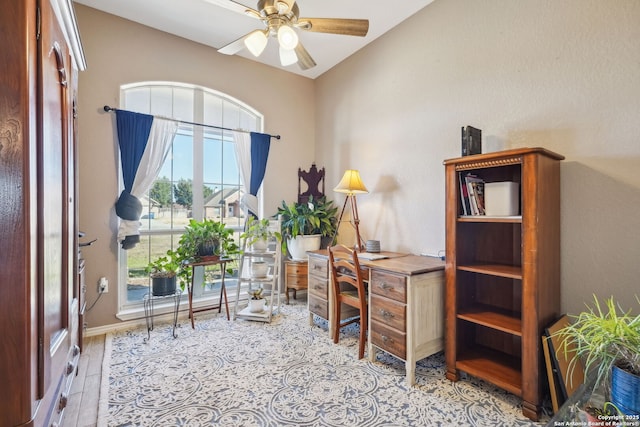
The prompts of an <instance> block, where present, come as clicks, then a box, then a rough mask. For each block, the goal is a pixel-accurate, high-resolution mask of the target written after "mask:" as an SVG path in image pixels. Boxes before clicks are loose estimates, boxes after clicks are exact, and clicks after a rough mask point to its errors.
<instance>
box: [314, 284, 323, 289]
mask: <svg viewBox="0 0 640 427" xmlns="http://www.w3.org/2000/svg"><path fill="white" fill-rule="evenodd" d="M322 288H324V286H322V285H315V286H314V287H313V289H322Z"/></svg>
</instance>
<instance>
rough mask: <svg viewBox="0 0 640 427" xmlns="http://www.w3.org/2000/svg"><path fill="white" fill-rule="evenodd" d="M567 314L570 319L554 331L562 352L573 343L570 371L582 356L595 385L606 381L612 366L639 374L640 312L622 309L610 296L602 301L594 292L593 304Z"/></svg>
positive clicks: (566, 351)
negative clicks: (559, 339)
mask: <svg viewBox="0 0 640 427" xmlns="http://www.w3.org/2000/svg"><path fill="white" fill-rule="evenodd" d="M636 299H637V300H638V303H639V304H640V299H638V297H636ZM570 317H572V318H573V322H572V323H571V324H569V325H568V326H566V327H564V328H562V329H561V330H559V331H558V332H556V335H558V336H559V337H560V338H561V344H560V348H561V349H562V350H563V351H564V354H565V356H567V354H568V353H569V351H570V348H571V347H572V346H575V351H576V353H575V356H574V357H573V358H572V359H571V360H570V362H569V372H572V371H573V369H575V367H576V364H577V363H578V359H582V360H583V361H584V365H585V371H586V372H591V371H592V370H593V371H595V372H596V374H597V378H596V382H595V384H596V385H598V384H605V385H606V384H608V382H609V378H610V376H611V369H612V367H613V366H617V367H619V368H621V369H623V370H626V371H628V372H630V373H632V374H635V375H640V351H638V349H640V314H639V315H635V316H634V315H632V314H631V310H629V311H626V312H625V311H623V310H622V309H621V308H620V306H619V305H618V304H616V303H615V302H614V300H613V297H610V298H609V299H607V300H606V301H604V303H602V304H601V303H600V302H599V301H598V298H597V297H596V296H595V295H594V306H593V307H589V306H587V311H584V312H582V313H580V314H579V315H577V316H570Z"/></svg>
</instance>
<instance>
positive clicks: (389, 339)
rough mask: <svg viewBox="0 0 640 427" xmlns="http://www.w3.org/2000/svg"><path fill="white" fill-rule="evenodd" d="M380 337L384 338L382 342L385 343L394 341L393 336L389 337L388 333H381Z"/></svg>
mask: <svg viewBox="0 0 640 427" xmlns="http://www.w3.org/2000/svg"><path fill="white" fill-rule="evenodd" d="M380 338H382V342H383V343H385V344H388V343H392V342H393V338H390V337H388V336H386V335H381V336H380Z"/></svg>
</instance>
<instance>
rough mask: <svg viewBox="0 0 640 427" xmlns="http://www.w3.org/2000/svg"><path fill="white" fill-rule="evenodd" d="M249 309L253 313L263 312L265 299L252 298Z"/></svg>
mask: <svg viewBox="0 0 640 427" xmlns="http://www.w3.org/2000/svg"><path fill="white" fill-rule="evenodd" d="M249 311H250V312H251V313H261V312H262V311H264V299H250V300H249Z"/></svg>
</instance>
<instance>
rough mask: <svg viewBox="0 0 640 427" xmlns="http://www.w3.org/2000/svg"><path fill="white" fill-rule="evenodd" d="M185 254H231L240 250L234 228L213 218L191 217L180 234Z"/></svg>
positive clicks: (200, 255) (181, 247) (181, 245)
mask: <svg viewBox="0 0 640 427" xmlns="http://www.w3.org/2000/svg"><path fill="white" fill-rule="evenodd" d="M180 249H181V252H182V254H183V256H191V257H193V258H202V257H206V256H220V255H222V254H224V255H230V254H233V253H236V252H237V250H238V247H237V245H236V244H235V241H234V240H233V230H231V229H230V228H227V227H226V225H225V224H224V223H222V222H219V221H214V220H212V219H203V220H202V221H197V220H195V219H191V220H190V221H189V225H187V226H186V227H185V228H184V233H183V234H182V236H180Z"/></svg>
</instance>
